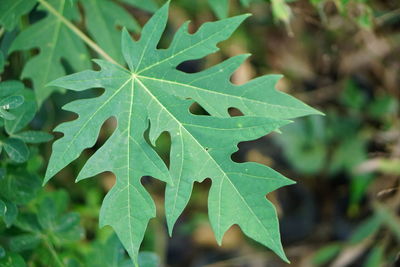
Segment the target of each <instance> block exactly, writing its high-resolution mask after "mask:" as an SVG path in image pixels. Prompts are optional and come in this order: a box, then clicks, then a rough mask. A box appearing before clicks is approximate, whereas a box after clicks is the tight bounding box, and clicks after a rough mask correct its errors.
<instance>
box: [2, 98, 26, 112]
mask: <svg viewBox="0 0 400 267" xmlns="http://www.w3.org/2000/svg"><path fill="white" fill-rule="evenodd" d="M22 103H24V97H23V96H20V95H12V96H8V97H6V98H4V99H2V100H0V108H3V109H14V108H17V107H19V106H21V105H22Z"/></svg>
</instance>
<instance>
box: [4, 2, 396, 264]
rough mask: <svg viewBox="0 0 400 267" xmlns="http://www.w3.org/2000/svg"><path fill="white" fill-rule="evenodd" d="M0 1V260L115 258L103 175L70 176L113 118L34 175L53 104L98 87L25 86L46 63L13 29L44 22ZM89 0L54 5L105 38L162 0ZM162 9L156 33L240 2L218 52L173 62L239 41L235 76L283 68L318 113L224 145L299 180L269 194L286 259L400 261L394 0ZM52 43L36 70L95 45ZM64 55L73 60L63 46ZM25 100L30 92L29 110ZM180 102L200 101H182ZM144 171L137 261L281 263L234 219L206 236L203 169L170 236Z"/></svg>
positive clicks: (161, 143) (287, 86)
mask: <svg viewBox="0 0 400 267" xmlns="http://www.w3.org/2000/svg"><path fill="white" fill-rule="evenodd" d="M11 2H12V1H8V0H1V2H0V14H2V16H0V25H1V30H0V32H1V39H0V49H1V53H0V72H1V83H0V116H1V117H2V119H1V121H0V127H1V128H0V129H1V131H0V148H1V149H2V152H1V155H0V157H1V162H0V217H2V219H1V220H0V233H1V234H0V246H1V247H0V266H26V265H27V266H129V265H130V262H129V261H128V260H127V257H126V255H125V254H124V250H123V249H122V248H121V245H120V244H119V241H118V239H116V238H115V236H114V235H113V234H112V231H111V230H110V229H109V228H104V229H99V228H98V212H99V208H100V205H101V200H102V199H103V197H104V195H105V194H106V192H107V191H108V190H109V189H110V188H111V187H112V185H113V183H114V179H115V178H114V176H113V175H112V174H111V173H104V174H102V175H100V177H99V178H97V179H88V180H84V181H82V182H80V183H77V184H75V183H74V177H76V176H77V173H78V171H79V169H80V168H81V166H82V165H83V163H84V162H85V161H86V159H87V158H88V157H89V156H90V155H91V154H92V153H93V152H94V151H95V150H96V148H97V147H99V146H100V145H101V144H103V143H104V141H105V140H106V139H107V138H108V137H109V136H110V134H111V133H112V131H113V129H115V121H113V120H109V121H107V122H106V123H105V124H104V125H103V128H102V131H101V136H100V138H99V140H98V143H97V144H96V145H95V146H94V147H93V148H91V149H88V150H87V151H85V153H84V154H83V155H82V156H81V157H80V158H79V159H78V161H76V162H75V163H73V164H71V165H70V166H68V167H67V168H65V169H64V170H63V171H62V172H61V173H59V175H58V176H57V177H56V179H53V180H52V182H51V183H50V184H48V185H47V186H46V187H44V188H43V187H41V181H42V179H43V175H44V170H45V166H46V161H47V159H48V157H49V154H50V152H51V141H50V139H51V136H49V135H48V134H46V132H51V131H52V129H53V128H54V127H55V125H58V124H59V123H60V122H63V121H67V120H71V119H73V118H74V115H73V114H71V113H68V112H65V111H62V110H61V108H60V107H61V106H62V105H63V104H64V103H67V102H69V101H71V100H72V99H76V98H82V97H90V96H92V95H91V94H96V93H97V92H90V93H71V92H68V93H65V92H57V93H55V94H52V95H51V97H50V98H47V96H48V92H45V91H41V93H40V96H38V95H36V97H35V95H33V93H32V92H33V91H32V90H31V89H32V88H35V90H36V88H37V87H40V86H42V85H41V84H45V82H46V81H45V80H43V79H42V80H41V79H39V78H38V77H40V75H42V74H43V73H44V72H45V71H46V70H44V69H29V67H28V65H29V64H30V63H29V62H30V61H32V60H38V56H41V57H42V59H43V57H45V58H46V55H43V53H44V52H43V51H44V49H42V48H43V46H44V44H45V43H46V42H48V41H46V38H49V36H51V35H50V33H47V34H43V35H38V36H34V38H31V39H23V37H21V36H22V34H21V32H22V33H23V32H24V31H29V29H31V27H32V25H35V24H36V23H42V26H43V25H49V24H51V23H54V21H52V20H51V19H52V17H50V16H49V15H48V11H47V10H46V9H45V8H43V5H42V4H38V3H36V1H27V2H25V3H24V4H25V5H24V8H23V9H21V10H23V12H21V13H20V14H19V15H18V16H13V17H10V14H8V16H6V15H7V14H5V15H4V13H1V10H3V11H4V9H5V8H6V7H7V6H8V5H9V4H10V3H11ZM39 2H40V1H39ZM49 2H50V3H51V4H53V5H56V4H57V3H59V1H58V0H57V1H56V0H54V1H49ZM99 2H106V3H107V4H106V5H109V6H106V7H107V8H108V9H109V10H112V11H113V12H104V9H103V12H102V13H98V14H94V13H93V12H94V9H93V7H91V6H90V3H93V1H79V2H78V1H74V0H72V1H67V2H66V3H65V4H66V6H67V7H68V8H71V10H72V11H73V12H72V11H68V10H67V11H65V12H66V14H67V15H68V16H69V17H68V18H70V19H72V20H73V21H74V23H75V25H76V26H77V27H78V28H81V29H83V30H84V31H85V32H86V33H88V35H90V36H91V37H92V38H93V39H94V40H95V41H96V42H98V43H99V44H101V45H102V46H103V47H105V48H107V45H109V44H107V42H108V41H110V40H111V41H112V40H113V38H116V40H117V41H116V42H117V43H118V42H119V41H118V39H119V35H118V30H117V29H119V28H120V26H122V25H124V26H126V27H128V29H130V30H132V31H134V32H136V33H138V32H139V31H140V25H143V23H144V22H145V21H146V20H147V19H148V18H149V17H150V16H151V12H153V11H154V10H155V9H156V6H157V5H160V4H161V1H160V3H154V5H153V4H152V2H148V1H134V0H132V1H130V0H124V1H105V0H104V1H99ZM110 2H112V3H115V4H116V5H110ZM150 3H151V4H150ZM72 7H75V8H76V7H77V8H76V9H72ZM119 8H123V9H124V10H125V12H126V14H128V15H129V16H132V18H126V17H125V16H122V15H119V16H116V15H115V14H121V13H115V12H114V11H118V10H119ZM171 8H172V10H171V15H170V21H169V29H168V33H169V34H166V35H165V36H164V40H163V45H164V46H167V45H168V43H169V41H170V40H171V36H172V33H173V32H174V30H175V29H176V28H177V27H178V26H179V25H180V24H181V23H182V22H183V21H185V20H188V19H190V20H191V21H192V24H191V30H193V31H194V30H195V29H196V28H197V27H198V26H199V25H200V24H201V23H203V22H205V21H209V20H215V19H217V18H219V17H225V16H228V15H229V16H231V15H237V14H241V13H246V12H250V13H252V14H253V16H252V17H251V18H249V19H248V20H247V21H246V22H245V23H244V25H242V26H241V27H240V29H239V31H238V32H236V33H235V35H234V36H233V37H232V38H231V39H230V40H229V41H227V42H224V43H223V44H222V46H221V50H222V51H221V52H219V53H217V54H213V55H211V56H208V57H207V58H204V59H202V60H198V61H192V62H186V63H185V64H182V65H181V69H182V70H183V71H186V72H196V71H199V70H201V69H203V68H205V67H208V66H211V65H213V64H215V63H216V62H219V61H220V60H221V59H224V58H226V57H230V56H233V55H236V54H239V53H245V52H251V53H252V54H253V56H252V57H250V59H249V60H248V61H247V62H246V63H245V64H244V65H243V66H242V67H241V68H240V69H239V70H238V71H237V72H236V73H235V74H234V76H233V77H232V80H233V82H235V83H244V82H245V81H247V80H249V79H250V78H252V77H254V76H258V75H261V74H266V73H282V74H284V75H285V78H283V79H282V80H281V81H280V83H279V84H278V87H279V89H280V90H282V91H285V92H289V93H290V94H293V95H295V96H296V97H298V98H300V99H301V100H303V101H304V102H306V103H308V104H309V105H311V106H313V107H315V108H318V109H319V110H321V111H323V112H324V113H325V114H326V116H325V117H320V116H313V117H310V118H307V119H298V120H296V123H293V124H291V125H289V126H286V127H285V128H284V129H283V131H282V133H281V134H277V133H276V134H272V135H269V136H266V137H264V138H261V139H259V140H255V141H251V142H245V143H241V144H240V146H239V147H240V150H239V151H238V152H237V153H235V154H234V155H233V156H232V157H233V159H234V160H236V161H238V162H242V161H256V162H260V163H263V164H267V165H269V166H272V167H273V168H274V169H276V170H277V171H279V172H281V173H283V174H284V175H286V176H287V177H289V178H291V179H294V180H296V181H297V184H296V185H293V186H289V187H285V188H284V189H281V190H279V191H277V192H274V193H272V194H270V195H268V198H269V199H271V200H272V201H273V202H274V203H275V205H277V206H278V210H279V216H280V219H281V233H282V239H283V242H284V247H285V250H286V252H287V255H288V257H289V259H290V260H291V261H292V266H395V265H396V264H400V259H399V257H400V254H399V253H400V246H399V243H400V218H399V208H400V192H399V190H398V188H399V175H400V117H399V97H400V90H399V84H400V3H399V1H397V0H375V1H373V0H358V1H356V0H309V1H308V0H298V1H287V2H284V1H282V0H271V1H263V0H258V1H255V0H251V1H250V0H242V1H224V0H220V1H219V0H214V1H213V0H209V1H200V0H196V1H193V0H176V1H172V7H171ZM91 12H92V13H91ZM113 14H114V15H113ZM124 14H125V13H124ZM90 16H92V18H91V17H90ZM133 18H136V20H133ZM94 19H97V20H98V21H96V22H93V20H94ZM44 20H48V21H45V22H43V21H44ZM91 23H93V26H91ZM100 23H105V24H104V25H105V26H107V27H109V32H110V35H109V37H108V38H109V40H107V39H102V37H101V34H99V33H97V32H96V29H97V28H96V27H97V26H98V25H100ZM43 28H45V27H43ZM66 34H67V33H66ZM68 34H71V33H68ZM71 35H72V36H74V35H73V34H71ZM68 36H69V35H68ZM31 37H32V35H31ZM39 37H40V38H42V39H40V38H39ZM35 38H36V39H35ZM37 38H39V39H37ZM72 38H75V37H72ZM21 39H22V40H21ZM41 42H42V43H41ZM74 42H75V43H76V42H77V41H74ZM19 43H21V44H19ZM114 43H115V42H114ZM111 44H112V43H111ZM53 45H54V47H53V48H54V51H55V55H57V56H56V57H52V58H51V60H53V61H54V62H56V63H54V62H52V61H51V60H50V62H49V63H48V64H49V66H51V68H50V69H49V73H50V74H49V75H50V76H57V75H58V76H61V75H63V74H64V73H71V72H73V71H76V70H80V69H81V68H85V67H87V66H89V67H90V66H91V63H90V62H89V61H88V60H89V58H92V57H99V56H98V55H96V53H95V52H91V51H89V50H87V49H86V47H85V46H84V45H83V43H82V44H77V45H76V46H75V48H74V49H75V50H74V51H71V50H69V51H67V50H65V49H64V48H63V47H62V45H63V44H62V42H60V43H53ZM111 46H112V45H111ZM57 49H58V50H57ZM63 49H64V50H63ZM112 49H113V48H112V47H110V48H108V49H107V50H108V51H112ZM78 52H79V56H80V61H79V62H80V63H79V64H78V63H76V61H73V60H72V59H71V57H76V56H77V55H78V54H77V53H78ZM80 52H81V53H80ZM115 57H116V58H118V55H116V56H115ZM35 58H36V59H35ZM39 58H40V57H39ZM47 58H48V57H47ZM71 62H72V63H71ZM58 65H59V66H58ZM53 78H56V77H53ZM16 80H20V81H21V82H18V81H16ZM84 94H86V95H84ZM20 96H23V98H21V97H20ZM38 102H39V103H42V102H43V104H42V105H41V106H40V108H38V107H37V106H38V105H37V104H36V103H38ZM193 112H195V113H199V114H202V113H204V111H203V110H201V109H200V108H199V107H196V106H194V107H193ZM231 114H232V116H237V115H240V111H238V110H231ZM13 116H14V118H13ZM39 131H40V132H39ZM58 137H59V136H57V135H55V138H58ZM157 149H158V152H159V153H160V155H162V156H163V157H164V159H165V160H166V161H168V149H169V137H168V136H162V137H160V139H159V140H158V144H157ZM143 184H145V186H146V188H147V189H148V190H149V191H150V193H151V194H152V196H153V198H154V200H155V201H156V203H157V208H158V212H157V218H156V219H154V220H152V221H151V223H150V226H149V228H148V231H147V233H146V237H145V241H144V243H143V245H142V247H143V248H142V250H143V251H150V252H144V253H142V254H141V255H140V261H141V263H142V265H143V266H152V265H153V266H154V265H157V262H159V263H160V264H161V265H165V266H286V264H285V263H283V262H282V261H281V260H279V259H278V257H277V256H275V255H273V254H272V253H270V252H269V251H268V250H267V249H265V248H264V247H262V246H259V245H257V244H256V243H254V242H252V241H250V240H248V239H246V238H245V237H244V236H243V235H242V234H241V232H240V231H239V229H238V228H232V229H230V230H229V232H228V233H227V235H226V236H225V238H224V242H223V246H222V247H218V246H217V244H216V241H215V238H214V236H213V234H212V231H211V229H210V227H209V224H208V220H207V215H206V213H207V210H206V200H207V192H208V188H209V186H210V181H208V180H207V181H205V182H203V183H202V184H197V185H196V186H195V189H194V192H193V196H192V198H191V201H190V203H189V207H188V208H187V209H186V210H185V212H184V215H183V216H181V218H180V220H179V221H178V225H177V227H176V229H175V230H174V236H173V238H172V239H171V238H169V237H168V235H167V232H166V227H165V221H164V215H163V210H162V209H163V192H164V184H163V183H161V182H157V181H156V180H154V179H152V178H149V177H145V178H144V179H143ZM152 252H155V253H156V255H157V256H155V254H153V253H152Z"/></svg>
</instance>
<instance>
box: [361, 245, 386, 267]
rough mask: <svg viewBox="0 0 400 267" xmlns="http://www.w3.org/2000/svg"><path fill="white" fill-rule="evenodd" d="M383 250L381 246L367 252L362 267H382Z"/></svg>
mask: <svg viewBox="0 0 400 267" xmlns="http://www.w3.org/2000/svg"><path fill="white" fill-rule="evenodd" d="M384 252H385V251H384V248H383V247H382V246H381V245H377V246H376V247H373V248H372V249H371V251H370V252H369V255H368V257H367V259H366V260H365V263H364V265H363V266H364V267H376V266H384V265H383V263H384V259H385V254H384Z"/></svg>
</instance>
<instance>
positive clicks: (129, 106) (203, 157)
mask: <svg viewBox="0 0 400 267" xmlns="http://www.w3.org/2000/svg"><path fill="white" fill-rule="evenodd" d="M167 17H168V4H166V5H164V6H163V7H162V8H161V9H160V10H159V11H157V13H156V14H155V15H154V16H153V17H152V18H151V19H150V20H149V22H148V23H147V24H146V25H145V26H144V28H143V31H142V35H141V37H140V39H139V40H138V41H133V40H132V39H131V37H130V36H129V34H128V32H127V31H123V34H122V45H121V47H122V54H123V56H124V59H125V61H126V63H127V65H128V69H125V68H122V67H119V66H116V65H114V64H112V63H108V62H105V61H102V60H98V61H96V62H97V64H98V65H99V66H100V67H101V70H100V71H91V70H88V71H83V72H80V73H76V74H72V75H69V76H66V77H63V78H60V79H57V80H56V81H54V82H53V83H52V85H54V86H60V87H64V88H67V89H70V90H74V91H82V90H86V89H90V88H97V87H101V88H104V89H105V91H104V93H103V94H102V95H101V96H99V97H96V98H92V99H83V100H77V101H74V102H71V103H69V104H67V105H66V106H64V109H65V110H68V111H72V112H75V113H77V114H78V115H79V116H78V118H77V119H76V120H74V121H70V122H67V123H64V124H61V125H59V126H58V127H57V128H56V129H55V131H59V132H62V133H64V136H63V137H62V138H61V139H59V140H57V141H56V142H55V143H54V144H53V152H52V156H51V158H50V161H49V165H48V168H47V172H46V177H45V182H47V181H48V180H49V179H50V178H51V177H53V176H54V175H55V174H56V173H57V172H59V171H60V170H61V169H62V168H64V167H65V166H66V165H68V164H69V163H70V162H71V161H73V160H74V159H76V158H77V157H78V156H79V155H80V154H81V152H82V151H83V150H84V149H85V148H88V147H91V146H93V145H94V144H95V142H96V139H97V137H98V134H99V131H100V127H101V126H102V124H103V123H104V121H105V120H107V119H108V118H110V117H115V118H116V119H117V122H118V125H117V128H116V130H115V131H114V133H113V134H112V135H111V137H110V138H109V139H108V140H107V141H106V142H105V144H104V145H103V146H102V147H101V148H100V149H98V150H97V151H96V152H95V154H94V155H93V156H92V157H91V158H90V159H89V160H88V161H87V162H86V164H85V166H84V167H83V169H82V170H81V172H80V173H79V175H78V178H77V180H81V179H84V178H87V177H91V176H94V175H96V174H98V173H101V172H104V171H111V172H113V173H114V174H115V175H116V177H117V181H116V184H115V185H114V187H113V188H112V189H111V190H110V192H108V194H107V195H106V197H105V199H104V201H103V205H102V208H101V212H100V225H101V226H104V225H111V226H112V227H113V228H114V229H115V231H116V233H117V235H118V236H119V238H120V239H121V241H122V243H123V245H124V247H125V248H126V249H127V251H128V253H129V255H130V256H131V257H132V259H133V260H134V262H135V263H136V264H137V257H138V251H139V247H140V243H141V241H142V239H143V236H144V233H145V229H146V227H147V223H148V221H149V219H150V218H152V217H154V216H155V206H154V202H153V200H152V199H151V197H150V195H149V194H148V192H147V191H146V190H145V189H144V187H143V186H142V184H141V182H140V179H141V177H143V176H153V177H155V178H157V179H160V180H161V181H165V182H167V187H166V202H165V208H166V214H167V222H168V226H169V229H170V232H172V228H173V225H174V223H175V221H176V219H177V218H178V216H179V215H180V214H181V213H182V211H183V209H184V208H185V206H186V204H187V202H188V200H189V198H190V195H191V191H192V187H193V183H194V182H196V181H198V182H201V181H203V180H204V179H205V178H207V177H210V178H211V179H212V186H211V189H210V194H209V199H208V206H209V217H210V222H211V225H212V228H213V230H214V232H215V235H216V238H217V240H218V242H219V243H220V242H221V241H222V237H223V235H224V233H225V232H226V231H227V230H228V229H229V228H230V227H231V226H232V225H234V224H238V225H239V226H240V227H241V229H242V230H243V232H244V233H245V234H246V235H248V236H249V237H251V238H253V239H254V240H256V241H258V242H260V243H262V244H264V245H266V246H268V247H269V248H271V249H272V250H273V251H275V252H276V253H277V254H278V255H279V256H280V257H282V258H283V259H284V260H287V259H286V256H285V254H284V252H283V249H282V245H281V242H280V236H279V225H278V219H277V216H276V211H275V209H274V207H273V205H272V204H271V203H270V202H269V201H268V200H267V199H266V197H265V196H266V194H267V193H269V192H271V191H273V190H275V189H277V188H279V187H281V186H284V185H288V184H292V183H293V182H292V181H291V180H289V179H287V178H285V177H283V176H282V175H280V174H279V173H277V172H275V171H274V170H272V169H270V168H268V167H266V166H263V165H260V164H257V163H250V162H249V163H235V162H233V161H232V160H231V154H232V153H234V152H235V151H237V144H238V143H239V142H242V141H248V140H254V139H257V138H259V137H262V136H264V135H265V134H267V133H269V132H271V131H274V130H276V129H278V128H279V127H280V126H283V125H285V124H287V123H288V121H287V119H290V118H295V117H298V116H304V115H309V114H318V113H319V112H318V111H316V110H314V109H312V108H310V107H309V106H307V105H305V104H303V103H302V102H300V101H298V100H296V99H295V98H293V97H290V96H289V95H286V94H284V93H282V92H279V91H276V90H275V88H274V86H275V83H276V82H277V80H278V79H279V77H280V76H279V75H267V76H263V77H259V78H257V79H254V80H252V81H250V82H248V83H246V84H244V85H240V86H238V85H233V84H232V83H231V82H230V77H231V75H232V73H233V72H234V71H235V70H236V69H237V68H238V67H239V66H240V64H241V63H242V62H243V61H244V60H245V59H246V58H247V57H248V56H247V55H241V56H237V57H234V58H231V59H228V60H226V61H224V62H222V63H220V64H218V65H216V66H214V67H211V68H209V69H206V70H204V71H201V72H198V73H192V74H188V73H184V72H181V71H178V70H177V69H176V67H177V66H178V65H179V64H181V63H182V62H185V61H188V60H195V59H199V58H202V57H204V56H206V55H208V54H211V53H214V52H216V51H217V50H218V48H217V46H216V45H217V44H218V43H219V42H221V41H223V40H225V39H227V38H228V37H229V36H230V35H231V34H232V32H233V31H234V30H235V29H236V28H237V27H238V26H239V25H240V24H241V23H242V21H243V20H244V19H245V18H246V17H247V15H242V16H237V17H233V18H228V19H224V20H221V21H217V22H210V23H205V24H204V25H203V26H202V27H201V28H200V29H199V30H198V31H197V32H196V33H194V34H190V33H189V32H188V23H185V24H183V25H182V27H181V28H180V29H179V30H178V31H177V33H176V35H175V38H174V40H173V41H172V43H171V45H170V46H169V48H167V49H157V44H158V42H159V40H160V38H161V35H162V33H163V31H164V29H165V26H166V22H167ZM193 102H197V103H199V104H200V105H201V106H202V107H203V108H204V109H205V110H207V111H208V113H210V114H211V116H199V115H194V114H192V113H190V111H189V107H190V105H192V104H193ZM231 107H235V108H238V109H240V110H241V111H242V112H243V114H244V115H245V116H241V117H230V116H229V113H228V109H229V108H231ZM148 128H149V129H150V130H149V139H150V141H151V143H152V144H153V145H154V143H155V140H156V139H157V138H158V137H159V136H160V134H161V133H162V132H169V134H170V136H171V140H172V145H171V152H170V154H171V157H170V158H171V162H170V167H169V169H168V168H167V167H166V166H165V164H164V162H163V161H162V160H161V158H160V157H159V156H158V155H157V154H156V152H155V151H154V149H153V147H152V146H151V145H150V144H148V143H147V142H146V139H145V137H144V133H145V132H146V130H147V129H148Z"/></svg>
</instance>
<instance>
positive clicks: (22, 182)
mask: <svg viewBox="0 0 400 267" xmlns="http://www.w3.org/2000/svg"><path fill="white" fill-rule="evenodd" d="M39 188H40V179H39V177H38V176H37V175H36V174H31V173H28V172H26V170H25V169H24V167H23V166H22V167H21V168H10V169H9V170H8V172H7V175H6V177H4V178H3V179H1V180H0V195H2V196H4V197H5V198H6V199H8V200H10V201H12V202H13V203H16V204H26V203H27V202H29V201H30V200H32V199H33V198H34V197H35V196H36V193H37V192H38V190H39Z"/></svg>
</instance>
